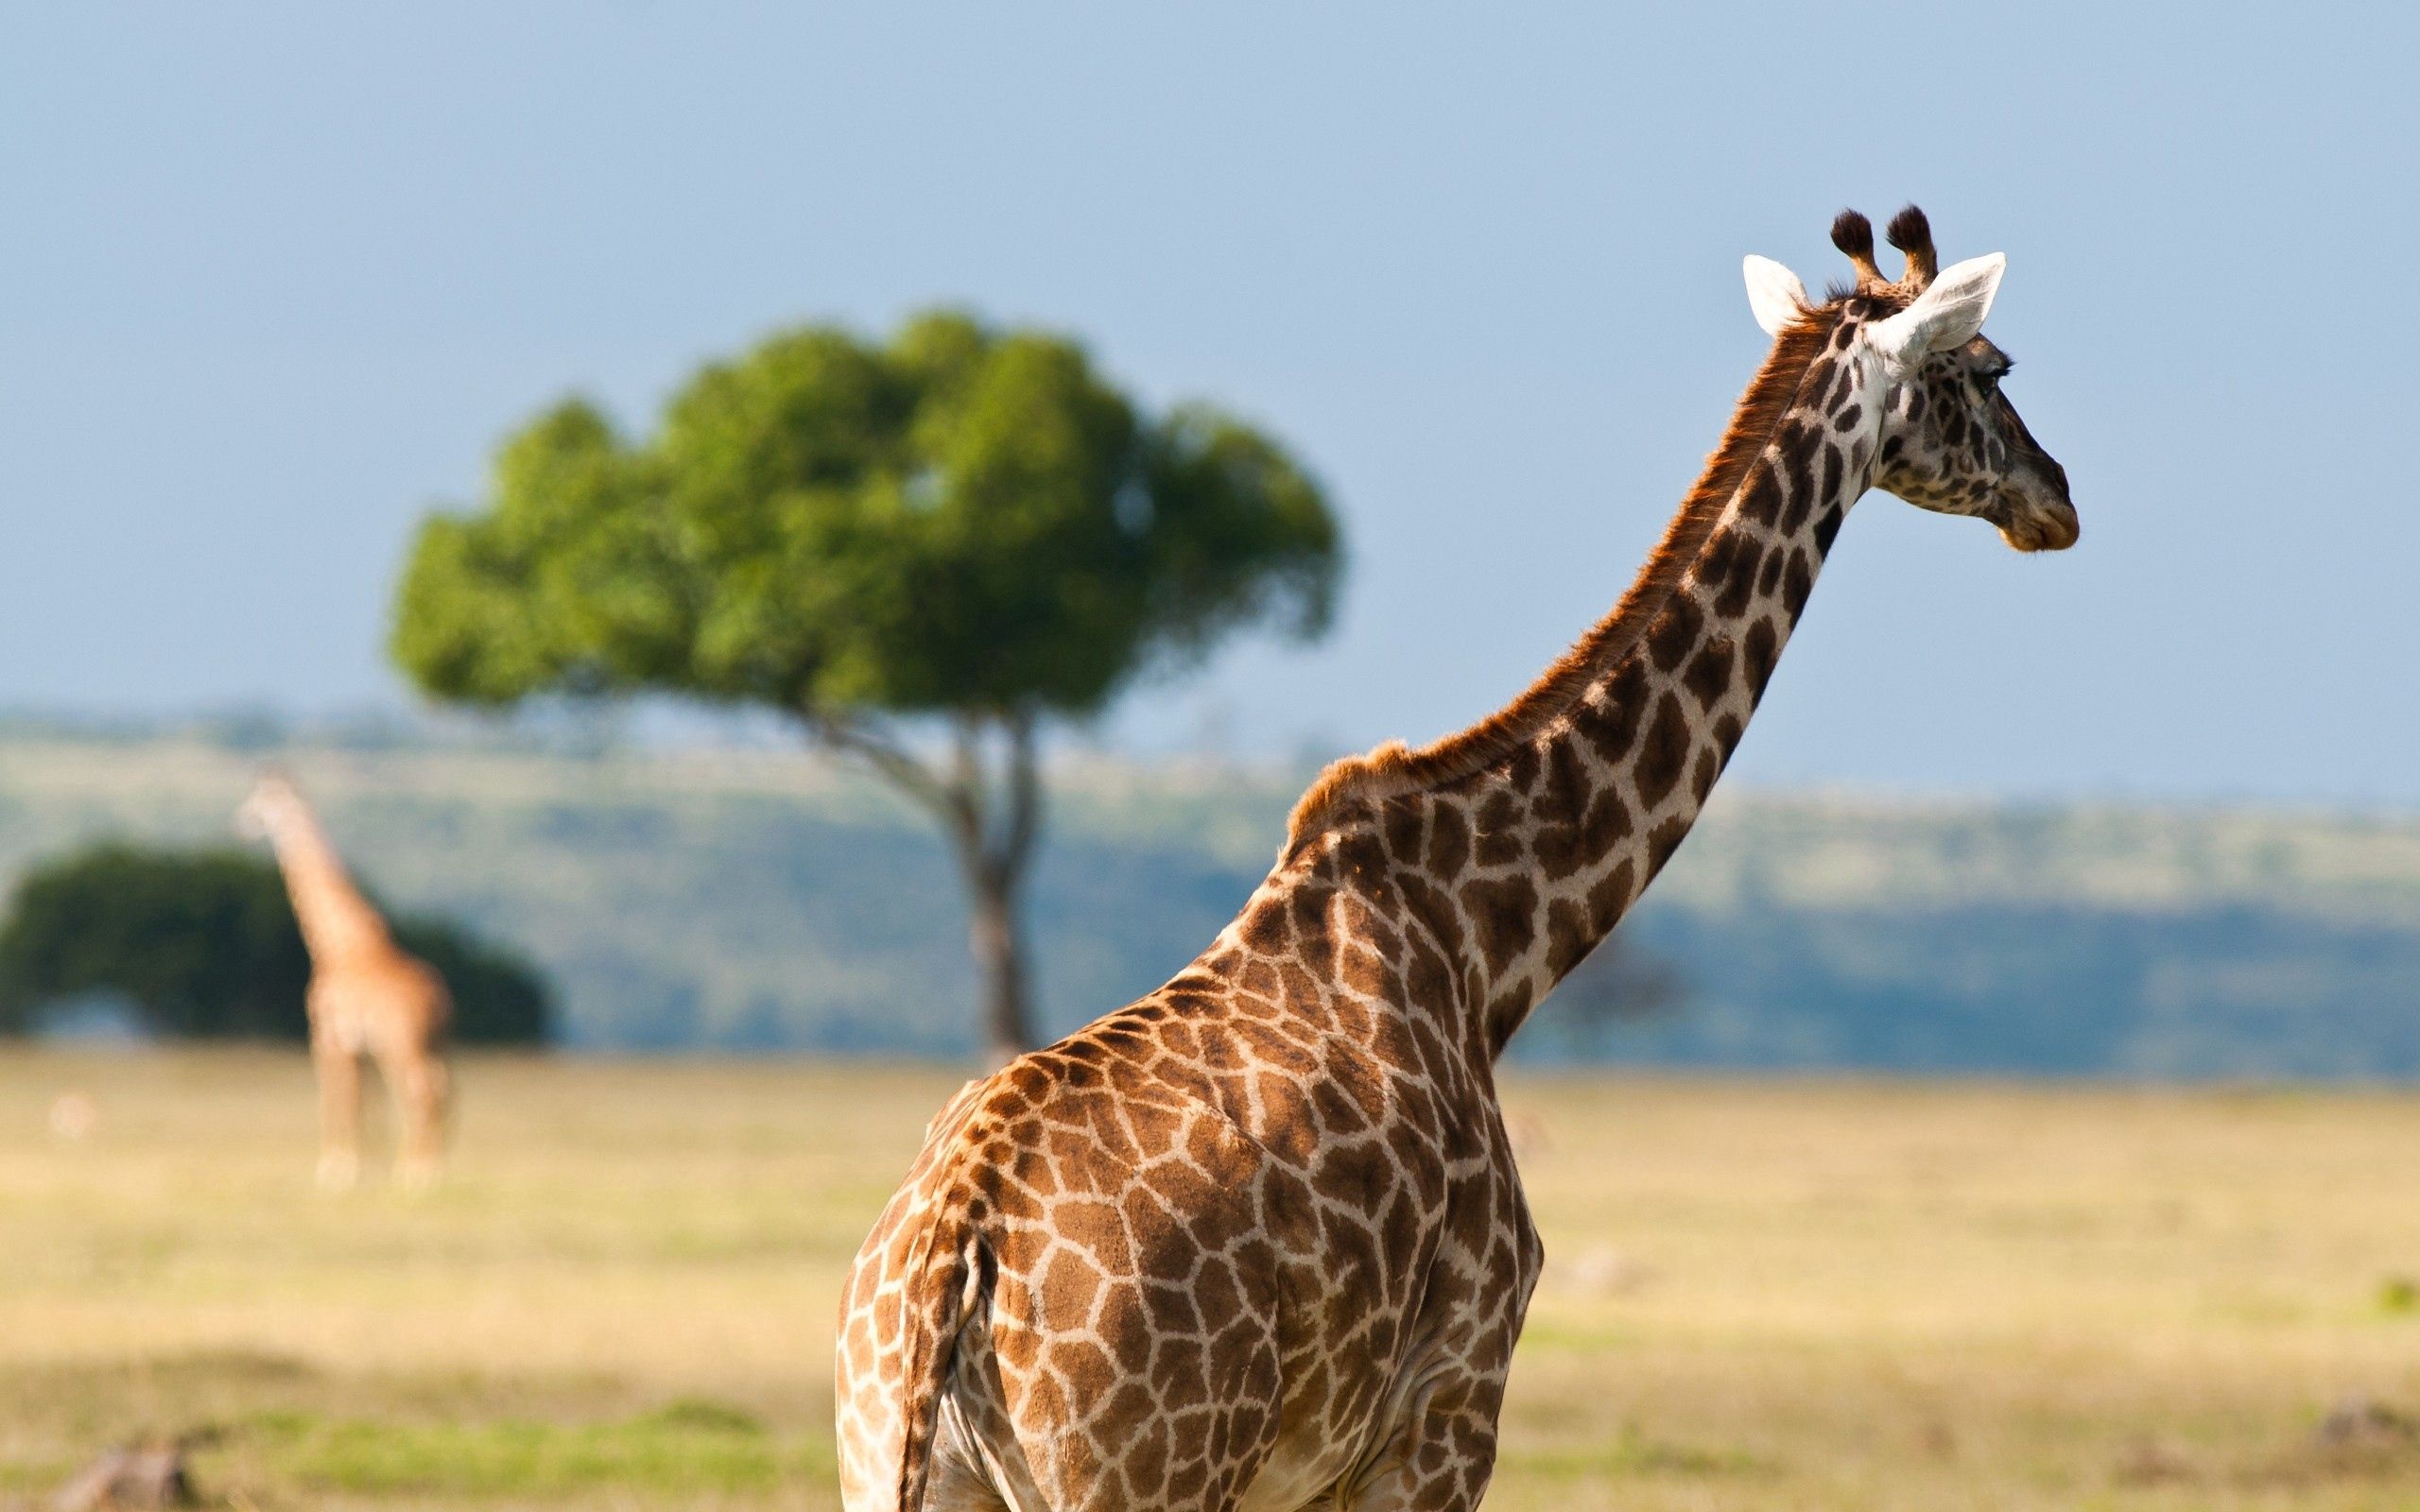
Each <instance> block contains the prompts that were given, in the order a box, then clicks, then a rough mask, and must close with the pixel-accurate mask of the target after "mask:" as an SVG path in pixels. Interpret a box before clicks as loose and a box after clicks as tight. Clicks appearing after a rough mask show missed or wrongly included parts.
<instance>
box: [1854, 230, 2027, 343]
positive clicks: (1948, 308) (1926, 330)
mask: <svg viewBox="0 0 2420 1512" xmlns="http://www.w3.org/2000/svg"><path fill="white" fill-rule="evenodd" d="M2006 271H2008V259H2007V258H2005V257H2003V256H2001V255H2000V254H1999V253H1997V252H1993V253H1991V254H1990V255H1988V256H1985V257H1970V258H1968V259H1967V260H1966V261H1965V262H1962V263H1960V264H1958V265H1957V266H1953V267H1945V268H1943V269H1942V270H1941V273H1940V275H1939V276H1938V277H1936V278H1935V279H1934V280H1933V281H1932V283H1930V284H1929V285H1927V287H1926V289H1925V291H1924V292H1923V293H1922V294H1919V295H1917V296H1916V299H1915V302H1914V303H1912V304H1910V305H1909V306H1908V307H1907V308H1906V309H1904V310H1902V311H1900V312H1899V313H1898V314H1896V315H1894V316H1893V317H1892V318H1889V319H1888V320H1877V321H1876V322H1875V323H1874V324H1873V325H1872V326H1869V327H1868V328H1867V329H1866V333H1865V339H1866V342H1867V344H1868V345H1870V346H1872V347H1873V348H1874V350H1875V351H1876V352H1881V353H1882V356H1883V360H1885V361H1886V362H1889V363H1890V364H1892V365H1893V367H1899V368H1905V367H1907V366H1909V365H1910V364H1912V363H1916V362H1921V361H1923V360H1924V359H1925V358H1926V357H1928V356H1930V355H1931V354H1932V353H1934V352H1947V351H1948V350H1949V349H1950V348H1952V347H1962V346H1964V345H1965V344H1966V343H1967V342H1969V341H1972V340H1974V339H1975V333H1976V332H1978V331H1980V330H1982V329H1983V317H1985V316H1987V315H1989V314H1991V313H1992V298H1993V296H1995V295H1997V293H1999V291H2000V275H2001V274H2002V273H2004V272H2006Z"/></svg>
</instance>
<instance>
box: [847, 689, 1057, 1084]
mask: <svg viewBox="0 0 2420 1512" xmlns="http://www.w3.org/2000/svg"><path fill="white" fill-rule="evenodd" d="M800 717H801V718H802V719H804V721H805V723H806V726H807V729H808V730H810V731H812V732H813V733H814V735H815V737H816V738H817V739H819V740H821V741H822V742H823V743H824V744H826V745H828V746H830V747H833V748H834V749H836V750H840V751H845V752H847V753H848V754H850V755H852V756H856V757H857V758H859V759H861V760H863V761H865V762H867V763H868V764H869V765H872V766H873V769H874V770H875V771H877V772H879V773H880V774H881V775H882V776H883V777H885V778H887V779H889V780H890V782H892V783H893V784H894V785H896V786H897V787H898V788H899V790H900V791H901V792H903V793H905V794H906V795H907V796H908V798H910V799H914V800H915V801H916V802H918V803H920V804H922V805H924V806H925V808H926V809H928V810H930V811H931V812H932V814H933V816H934V817H936V818H938V819H939V820H940V821H941V824H942V831H943V832H944V833H946V834H947V835H948V836H949V841H950V845H951V847H952V848H953V849H954V850H955V851H957V853H958V864H959V872H960V874H961V875H962V876H964V877H965V879H966V896H967V904H968V912H969V913H970V915H971V916H972V919H971V923H972V928H971V929H970V931H969V945H970V946H971V948H972V950H973V952H974V954H975V969H976V971H977V974H979V975H980V976H981V977H982V978H983V985H982V988H981V991H982V994H983V1000H982V1039H983V1054H984V1057H985V1059H986V1060H987V1061H989V1062H990V1064H991V1065H992V1067H993V1068H994V1069H995V1070H996V1069H997V1068H999V1067H1001V1066H1004V1065H1007V1064H1008V1063H1009V1062H1010V1061H1011V1060H1014V1059H1015V1058H1016V1057H1019V1056H1021V1055H1023V1054H1024V1053H1025V1052H1026V1051H1028V1050H1029V1049H1031V1048H1032V1046H1033V1005H1032V992H1031V979H1030V976H1029V972H1028V969H1027V965H1026V938H1025V911H1024V906H1023V904H1024V897H1025V879H1026V872H1027V869H1028V868H1029V867H1030V865H1031V864H1032V861H1033V851H1034V847H1035V844H1036V843H1037V842H1038V841H1039V840H1040V838H1041V835H1042V772H1041V764H1040V761H1039V759H1038V753H1037V752H1036V749H1035V730H1034V724H1035V717H1034V715H1033V713H1032V712H1031V711H1029V710H1011V711H1008V712H1005V713H999V712H994V713H963V714H959V715H958V716H956V717H955V718H954V719H953V720H952V721H951V736H952V747H953V748H952V751H951V759H950V761H949V763H948V764H947V765H945V766H940V767H936V766H933V765H927V764H926V763H925V762H924V761H922V760H920V759H918V758H917V757H916V756H915V755H913V754H912V753H910V752H909V751H908V750H907V749H905V748H904V747H901V746H899V745H898V744H896V743H895V742H893V741H891V740H890V739H889V738H887V737H886V736H885V735H883V734H882V733H881V732H879V731H878V730H869V729H867V728H866V727H864V726H863V725H861V724H856V723H853V722H851V721H850V720H849V719H847V718H846V717H844V716H841V715H837V714H833V713H825V712H822V711H819V710H816V709H813V708H805V709H802V710H801V711H800ZM993 734H996V735H997V736H999V737H1000V739H999V740H998V741H997V742H996V743H995V742H994V741H992V740H989V739H987V736H988V735H993ZM994 744H996V745H999V746H1004V747H1006V748H1005V750H1004V751H1003V752H1002V755H1001V760H1000V763H999V767H998V769H997V770H994V769H992V764H991V763H990V762H988V761H987V760H986V757H985V747H987V746H991V745H994Z"/></svg>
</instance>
